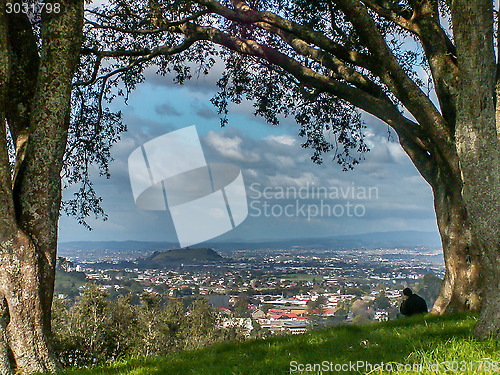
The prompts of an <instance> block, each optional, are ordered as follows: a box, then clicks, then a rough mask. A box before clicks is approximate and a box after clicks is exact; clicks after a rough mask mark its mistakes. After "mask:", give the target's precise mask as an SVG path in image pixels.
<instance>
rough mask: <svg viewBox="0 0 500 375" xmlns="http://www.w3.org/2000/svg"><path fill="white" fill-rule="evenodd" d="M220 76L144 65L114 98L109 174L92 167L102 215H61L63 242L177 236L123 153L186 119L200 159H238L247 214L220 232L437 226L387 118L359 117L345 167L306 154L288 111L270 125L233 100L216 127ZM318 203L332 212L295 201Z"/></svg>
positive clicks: (247, 234)
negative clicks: (164, 73)
mask: <svg viewBox="0 0 500 375" xmlns="http://www.w3.org/2000/svg"><path fill="white" fill-rule="evenodd" d="M218 78H219V74H218V70H217V69H216V70H214V72H213V73H211V74H210V75H209V76H207V77H200V78H198V79H196V78H193V80H191V81H189V82H188V83H187V84H185V85H184V86H179V85H174V84H173V83H172V78H171V77H160V76H154V75H153V74H151V75H149V76H148V77H147V80H146V82H145V83H143V84H142V85H140V86H139V87H138V88H137V89H136V90H135V91H134V92H133V93H132V94H131V96H130V99H129V102H128V105H125V104H124V103H118V102H117V103H116V104H114V105H115V106H116V107H119V108H120V109H121V110H122V112H123V117H124V121H125V123H126V124H127V126H128V131H127V132H126V133H124V134H123V136H122V140H121V141H120V142H119V143H118V144H117V145H116V146H115V147H114V148H113V150H112V156H113V158H114V159H115V160H114V161H113V162H112V164H111V178H110V179H109V180H106V179H103V178H99V177H97V173H96V177H95V179H94V181H95V187H96V191H97V193H98V194H99V195H100V196H101V197H102V198H103V207H104V209H105V211H106V213H107V214H108V217H109V219H108V220H107V221H101V220H93V219H91V220H89V222H90V224H91V226H92V227H93V230H92V231H90V232H89V231H88V230H86V229H85V228H83V227H81V226H79V225H78V224H77V223H76V221H75V220H74V219H72V218H68V217H66V216H62V217H61V219H60V241H81V240H90V241H98V240H99V241H101V240H149V241H176V239H177V237H176V234H175V230H174V227H173V222H172V219H171V217H170V214H169V212H168V211H164V212H158V211H145V210H141V209H139V208H137V207H136V206H135V203H134V198H133V195H132V190H131V186H130V180H129V176H128V167H127V160H128V156H129V155H130V153H131V152H132V151H133V150H134V149H136V148H137V147H139V146H141V145H142V144H144V143H145V142H147V141H149V140H151V139H153V138H155V137H158V136H160V135H163V134H165V133H168V132H170V131H173V130H176V129H181V128H184V127H187V126H190V125H196V127H197V130H198V133H199V136H200V139H201V143H202V146H203V150H204V153H205V157H206V159H207V161H209V162H226V163H231V164H235V165H237V166H239V167H240V168H241V170H242V173H243V177H244V180H245V186H246V188H247V193H248V203H249V205H250V209H249V214H250V215H249V216H248V217H247V219H246V220H245V221H244V222H243V223H242V224H241V225H239V226H238V227H237V228H235V229H234V230H232V231H230V232H228V233H226V234H223V235H222V236H220V237H218V238H217V239H220V240H246V241H249V240H255V241H259V240H268V239H282V238H295V237H296V238H300V237H302V238H303V237H321V236H331V235H338V234H356V233H366V232H378V231H393V230H422V231H436V230H437V228H436V220H435V215H434V211H433V203H432V193H431V189H430V187H429V186H428V185H427V183H426V182H425V181H424V180H423V179H422V178H421V177H420V175H419V174H418V172H417V171H416V169H415V167H414V166H413V165H412V163H411V162H410V160H409V158H408V157H407V156H406V154H404V152H403V151H402V149H401V147H400V146H399V144H398V143H397V141H396V140H395V139H394V138H393V139H392V140H388V137H387V126H386V125H384V124H382V123H381V122H380V121H378V120H377V119H375V118H373V117H371V116H369V115H366V116H364V119H365V121H366V124H367V126H368V128H367V129H366V135H367V138H366V141H367V143H368V145H369V147H370V149H371V151H370V152H369V153H367V154H366V159H365V160H364V161H362V163H361V164H360V165H359V166H357V167H356V168H355V170H354V171H349V172H342V170H341V168H340V167H339V166H338V165H337V164H336V163H335V162H332V161H330V160H329V159H328V156H327V157H325V162H324V164H323V165H320V166H318V165H315V164H313V163H312V161H311V160H310V156H311V150H308V149H303V148H301V146H300V145H301V143H302V141H303V140H302V139H300V137H298V136H297V133H298V126H297V125H296V124H295V123H294V122H293V120H291V119H289V120H285V121H283V122H282V124H281V125H280V126H271V125H269V124H267V123H265V121H264V120H263V119H261V118H258V117H254V116H253V114H252V112H253V109H252V105H251V103H242V104H241V105H239V106H236V105H232V106H231V107H230V115H229V125H228V126H227V127H225V128H222V129H221V128H220V125H219V118H218V115H217V114H216V111H215V109H214V108H213V106H212V105H211V103H210V98H211V97H212V96H213V95H214V94H215V92H216V87H215V82H216V80H217V79H218ZM300 188H302V189H303V190H304V189H306V188H307V189H309V191H312V190H313V189H314V188H324V189H328V191H329V192H332V194H333V192H337V193H338V194H340V196H338V197H337V198H336V197H335V196H334V195H328V196H322V197H315V196H311V195H309V196H308V197H305V198H304V197H297V196H292V195H291V194H290V192H293V191H299V189H300ZM370 188H371V189H372V190H371V191H372V193H373V192H374V191H376V192H377V194H372V195H371V196H368V197H364V196H363V195H362V194H357V196H355V197H353V196H352V195H349V194H346V192H347V193H348V192H352V191H355V192H356V193H360V192H362V191H363V190H365V191H368V189H370ZM264 189H266V190H265V191H266V195H265V196H264V194H263V192H264ZM286 189H288V192H289V194H288V196H287V197H285V198H283V197H281V196H280V195H279V193H280V191H282V190H286ZM342 192H343V193H344V195H346V196H345V197H342ZM259 193H260V194H259ZM68 194H71V190H69V191H66V192H65V195H66V196H69V195H68ZM265 204H267V206H268V208H271V209H274V211H273V212H270V214H269V215H267V216H266V215H264V205H265ZM321 204H323V206H324V205H329V206H330V207H331V208H332V211H333V208H335V209H336V212H335V214H333V213H332V214H330V215H326V214H323V215H316V216H314V217H307V214H306V215H303V214H302V211H301V210H300V207H301V206H303V205H306V207H311V208H314V207H320V206H321ZM290 205H292V206H290ZM349 205H350V206H349ZM285 206H288V207H289V208H290V207H292V208H290V210H289V211H288V213H289V215H285V214H283V213H282V214H280V212H282V211H283V210H284V208H285ZM348 207H349V209H348ZM355 207H357V210H358V211H357V214H358V215H355V214H353V213H352V212H351V215H349V214H348V211H349V210H352V209H353V208H355ZM342 210H343V212H342ZM259 211H260V212H259ZM292 211H293V212H294V213H292ZM259 213H260V214H259ZM312 213H314V210H313V211H312ZM361 213H363V215H361ZM309 216H310V215H309Z"/></svg>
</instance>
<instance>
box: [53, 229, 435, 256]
mask: <svg viewBox="0 0 500 375" xmlns="http://www.w3.org/2000/svg"><path fill="white" fill-rule="evenodd" d="M203 245H204V247H207V248H214V249H220V250H234V249H242V248H244V249H263V248H269V249H283V248H289V249H292V248H294V247H296V248H297V247H298V248H305V249H307V248H328V249H343V248H345V249H349V248H351V249H352V248H361V247H366V248H375V247H388V248H395V247H430V248H440V247H441V239H440V237H439V233H437V232H421V231H413V230H409V231H391V232H373V233H363V234H350V235H335V236H329V237H315V238H292V239H281V240H271V239H269V240H260V241H254V242H250V241H219V242H212V241H207V242H204V243H203ZM177 246H178V245H176V244H175V243H173V242H148V241H76V242H61V243H60V244H59V251H60V252H68V253H70V252H74V251H82V250H93V251H98V250H100V251H105V250H115V251H117V252H122V251H141V250H149V251H159V250H169V249H175V248H176V247H177Z"/></svg>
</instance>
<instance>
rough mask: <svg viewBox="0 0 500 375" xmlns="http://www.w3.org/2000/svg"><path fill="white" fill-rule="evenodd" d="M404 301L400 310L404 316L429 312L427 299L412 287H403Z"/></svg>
mask: <svg viewBox="0 0 500 375" xmlns="http://www.w3.org/2000/svg"><path fill="white" fill-rule="evenodd" d="M403 296H404V299H405V300H404V301H403V303H402V304H401V307H400V309H399V311H400V312H401V314H403V315H404V316H412V315H415V314H425V313H426V312H427V304H426V303H425V300H424V299H423V298H422V297H420V296H419V295H417V294H414V293H413V292H412V290H411V289H410V288H405V289H403Z"/></svg>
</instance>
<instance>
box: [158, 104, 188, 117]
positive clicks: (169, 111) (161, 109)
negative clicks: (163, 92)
mask: <svg viewBox="0 0 500 375" xmlns="http://www.w3.org/2000/svg"><path fill="white" fill-rule="evenodd" d="M155 112H156V113H157V114H159V115H167V116H181V115H182V113H181V112H179V110H177V108H175V107H174V106H172V105H170V104H168V103H163V104H160V105H157V106H155Z"/></svg>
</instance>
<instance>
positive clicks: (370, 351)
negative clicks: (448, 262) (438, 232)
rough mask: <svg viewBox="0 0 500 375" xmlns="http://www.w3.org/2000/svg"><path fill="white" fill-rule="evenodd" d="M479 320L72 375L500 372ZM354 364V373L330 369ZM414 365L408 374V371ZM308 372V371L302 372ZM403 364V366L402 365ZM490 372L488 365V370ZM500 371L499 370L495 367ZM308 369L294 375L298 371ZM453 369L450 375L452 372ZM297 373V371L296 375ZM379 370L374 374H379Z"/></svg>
mask: <svg viewBox="0 0 500 375" xmlns="http://www.w3.org/2000/svg"><path fill="white" fill-rule="evenodd" d="M475 321H476V316H475V315H472V314H460V315H448V316H444V317H439V316H425V317H422V316H420V317H412V318H405V319H398V320H394V321H389V322H384V323H376V324H370V325H365V326H353V325H350V326H339V327H335V328H331V329H328V330H323V331H315V332H311V333H306V334H303V335H287V336H282V337H272V338H268V339H264V340H250V341H244V342H225V343H222V344H216V345H212V346H209V347H206V348H203V349H199V350H190V351H182V352H179V353H177V354H174V355H171V356H168V357H164V358H149V359H147V358H134V359H129V360H122V361H118V362H116V363H114V364H111V365H108V366H104V367H99V368H94V369H81V370H67V371H65V372H63V374H64V375H98V374H100V375H104V374H106V375H132V374H144V375H146V374H148V375H168V374H172V375H173V374H186V375H188V374H204V375H219V374H235V375H237V374H238V375H239V374H261V375H268V374H269V375H273V374H280V375H281V374H287V373H288V374H294V373H295V374H320V372H319V371H306V370H307V367H306V365H307V364H311V365H312V364H318V365H319V364H321V365H325V366H327V367H328V368H329V370H328V371H324V370H325V368H324V369H323V372H322V374H328V373H331V374H337V373H342V374H363V373H367V372H369V371H368V370H370V368H369V365H367V363H368V364H371V365H372V366H374V365H376V364H379V365H380V364H382V363H384V370H385V371H380V370H379V371H373V372H371V373H375V374H388V373H390V372H389V371H387V369H388V368H389V369H390V366H392V369H393V370H394V372H393V373H395V372H396V370H397V369H400V370H402V371H398V372H397V373H398V374H445V373H452V372H453V371H451V370H452V369H454V368H455V370H456V371H455V372H457V371H459V370H457V369H460V368H461V367H463V366H465V367H464V369H469V370H470V369H472V371H459V372H460V373H463V374H465V373H467V374H475V373H485V372H488V369H489V370H490V371H491V370H494V371H495V372H496V370H495V369H498V362H495V361H498V358H499V354H500V349H499V347H498V340H494V339H490V340H487V341H481V342H478V341H476V340H475V339H474V338H472V336H471V328H472V327H473V325H474V323H475ZM343 364H344V365H345V364H348V365H349V366H350V368H347V371H335V370H333V371H330V369H331V368H332V366H333V369H335V366H337V367H338V366H340V365H343ZM405 365H406V371H404V369H405ZM301 366H302V367H301ZM398 366H399V367H398ZM481 366H482V367H481ZM495 366H496V367H495ZM301 368H302V369H303V370H304V371H302V372H301V371H293V370H294V369H296V370H300V369H301ZM446 369H448V370H449V371H448V372H446V371H445V370H446ZM291 370H292V371H291ZM372 370H373V368H372Z"/></svg>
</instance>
